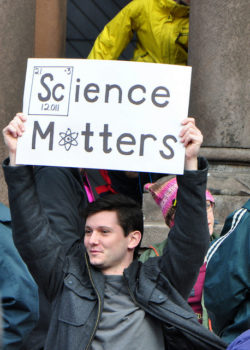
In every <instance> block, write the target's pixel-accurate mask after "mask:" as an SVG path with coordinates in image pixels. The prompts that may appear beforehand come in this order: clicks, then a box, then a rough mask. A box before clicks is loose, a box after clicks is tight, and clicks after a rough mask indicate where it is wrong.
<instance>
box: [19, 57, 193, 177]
mask: <svg viewBox="0 0 250 350" xmlns="http://www.w3.org/2000/svg"><path fill="white" fill-rule="evenodd" d="M190 79H191V68H190V67H182V66H173V65H165V64H153V63H152V64H151V63H138V62H123V61H97V60H71V59H29V60H28V66H27V73H26V82H25V91H24V99H23V112H24V113H25V114H27V115H28V121H27V122H26V130H27V131H26V132H25V134H24V135H23V137H22V138H21V139H20V140H19V143H18V153H17V162H18V163H19V164H34V165H57V166H72V167H84V168H99V169H118V170H131V171H150V172H162V173H175V174H180V173H182V172H183V164H184V148H183V146H182V145H181V144H180V142H179V141H178V135H179V132H180V122H181V121H182V120H183V119H184V118H186V117H187V111H188V101H189V90H190Z"/></svg>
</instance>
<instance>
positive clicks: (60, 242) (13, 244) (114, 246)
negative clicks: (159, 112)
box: [0, 0, 250, 350]
mask: <svg viewBox="0 0 250 350" xmlns="http://www.w3.org/2000/svg"><path fill="white" fill-rule="evenodd" d="M189 2H190V1H187V0H185V1H184V0H183V1H181V0H159V1H156V0H133V1H131V2H130V3H129V4H128V5H127V6H126V7H125V8H124V9H122V10H121V11H120V12H119V13H118V15H117V16H116V17H115V18H114V19H113V20H111V21H110V23H108V24H107V25H106V26H105V28H104V30H103V32H102V33H100V35H99V36H98V38H97V40H96V42H95V44H94V46H93V48H92V50H91V52H90V55H89V57H88V58H89V59H117V58H118V57H119V56H120V54H121V52H122V51H123V50H124V48H125V47H126V45H127V44H128V42H129V41H130V40H131V38H132V35H133V32H136V33H137V47H136V49H135V52H134V56H133V60H135V61H141V62H154V63H169V64H181V65H186V64H187V52H188V32H189ZM166 38H167V39H166ZM166 43H168V46H166ZM26 120H27V116H25V115H24V114H23V113H18V114H17V115H16V116H15V117H14V118H13V119H12V120H11V121H10V123H9V124H8V125H7V126H6V127H5V128H4V129H3V137H4V141H5V144H6V147H7V149H8V152H9V157H8V158H7V159H5V160H4V161H3V171H4V176H5V180H6V183H7V186H8V194H9V205H10V211H9V209H8V208H7V207H5V206H3V205H0V220H1V221H0V223H1V225H0V234H1V239H0V249H1V257H0V268H1V276H0V290H1V300H2V305H1V307H2V320H1V322H2V327H1V329H2V330H3V333H2V335H1V337H2V339H1V340H0V342H1V341H2V344H3V349H4V350H17V349H20V350H43V349H44V350H51V349H53V350H59V349H60V350H63V349H65V350H69V349H70V350H74V349H76V350H78V349H91V350H101V349H102V350H106V349H108V350H110V349H125V348H126V349H144V350H147V349H150V350H152V349H169V350H182V349H183V350H185V349H197V350H202V349H204V350H210V349H211V350H212V349H221V350H223V349H228V350H247V349H249V348H250V293H249V280H250V276H249V271H250V266H249V265H250V200H248V201H247V202H246V203H245V205H243V207H242V208H239V210H237V211H235V212H234V213H232V214H230V215H229V217H228V218H227V219H226V221H225V225H224V227H223V230H222V232H221V235H220V238H215V237H214V236H213V228H214V206H215V199H214V197H213V195H212V193H211V192H210V191H209V189H207V173H208V162H207V160H206V159H205V158H203V157H200V156H199V151H200V147H201V144H202V142H203V136H202V133H201V131H200V130H199V129H198V128H197V126H196V124H195V119H194V118H186V119H184V120H183V122H182V124H181V132H180V135H179V138H180V142H182V143H183V145H184V147H185V169H184V174H183V175H177V176H171V177H169V176H168V177H167V178H166V174H155V173H153V172H152V173H134V172H126V171H110V170H106V169H105V170H104V169H77V168H65V167H47V166H36V167H33V166H23V165H22V166H20V165H17V164H16V150H17V140H18V138H19V137H22V135H23V133H25V122H26ZM152 170H153V169H152ZM145 190H146V191H149V193H151V195H152V197H153V199H154V200H155V201H156V203H157V204H158V205H159V207H160V208H159V210H161V211H162V214H163V217H164V220H165V223H166V225H167V226H168V228H169V229H170V231H169V233H168V234H167V232H168V230H167V229H166V239H165V240H164V241H163V242H162V243H160V244H153V245H152V246H150V247H148V249H147V250H146V251H144V252H143V253H142V254H141V251H140V244H141V240H142V236H143V226H144V225H143V224H144V222H143V211H142V197H143V193H144V191H145ZM10 214H11V215H10ZM0 324H1V323H0ZM0 334H1V333H0Z"/></svg>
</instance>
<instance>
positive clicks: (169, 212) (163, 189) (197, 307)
mask: <svg viewBox="0 0 250 350" xmlns="http://www.w3.org/2000/svg"><path fill="white" fill-rule="evenodd" d="M144 188H145V190H146V191H149V192H150V193H151V195H152V197H153V198H154V200H155V202H156V203H157V204H158V205H159V207H160V208H161V211H162V214H163V217H164V219H165V223H166V224H167V226H168V227H169V228H171V227H173V226H174V217H175V211H176V208H177V205H178V203H177V200H176V198H177V191H178V185H177V181H176V177H173V178H171V179H170V180H167V181H164V182H162V179H160V180H158V181H157V182H155V183H148V184H146V185H145V187H144ZM206 203H207V221H208V229H209V234H210V237H212V235H213V227H214V211H213V208H214V205H215V201H214V197H213V196H212V194H211V192H210V191H209V190H206ZM166 244H167V239H165V240H164V241H163V242H161V243H159V244H154V245H153V246H150V247H149V249H148V250H146V251H145V252H144V253H143V254H142V255H141V256H140V261H142V262H145V261H146V260H147V259H148V258H150V257H154V256H160V255H162V253H163V250H164V247H165V246H166ZM205 273H206V263H204V264H203V265H202V266H201V268H200V272H199V275H198V278H197V281H196V283H195V285H194V287H193V289H192V291H191V294H190V296H189V298H188V303H189V305H190V306H191V307H192V309H193V311H194V312H195V313H196V315H197V317H198V320H199V322H200V323H202V324H203V325H204V326H206V327H208V328H209V321H208V319H207V313H206V310H205V309H204V307H203V305H202V294H203V286H204V282H205Z"/></svg>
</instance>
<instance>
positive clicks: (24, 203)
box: [3, 113, 80, 295]
mask: <svg viewBox="0 0 250 350" xmlns="http://www.w3.org/2000/svg"><path fill="white" fill-rule="evenodd" d="M25 120H26V117H25V116H24V115H23V114H21V113H19V114H17V115H16V117H15V118H14V119H13V120H12V121H11V122H10V123H9V125H8V126H7V127H6V128H4V130H3V135H4V140H5V143H6V145H7V147H8V149H9V164H8V160H6V161H5V162H4V166H3V168H4V174H5V179H6V182H7V185H8V190H9V202H10V208H11V214H12V220H13V236H14V240H15V244H16V246H17V247H18V250H19V252H20V254H21V256H22V258H23V259H24V261H25V262H26V263H27V265H28V266H29V268H30V270H31V272H32V275H33V277H34V278H35V279H36V281H37V283H38V285H39V286H40V287H41V288H42V289H43V290H44V291H45V294H46V295H51V294H50V290H49V287H51V288H52V291H54V290H55V289H56V288H57V286H58V285H57V283H60V278H61V276H62V266H63V261H64V257H65V254H66V251H67V249H66V247H65V246H64V242H62V241H63V236H64V233H65V232H66V231H67V215H68V213H67V215H66V214H65V213H66V210H67V209H68V208H66V207H65V208H64V209H65V212H64V213H63V208H62V215H61V221H60V227H59V226H58V228H56V223H51V219H50V218H48V216H47V214H48V213H47V212H46V211H45V210H44V208H43V206H42V205H41V202H40V198H39V196H38V194H37V188H36V184H35V177H34V170H33V167H31V166H16V160H15V159H16V146H17V139H18V137H21V136H22V134H23V132H24V131H25V127H24V122H25ZM57 175H58V174H57ZM67 184H68V182H66V183H65V184H64V191H65V194H67V193H68V191H70V186H68V187H67ZM70 196H71V192H70V193H69V195H68V199H69V197H70ZM64 197H67V196H64ZM51 200H52V201H53V198H51ZM71 200H72V203H74V202H73V199H71ZM69 203H70V202H69ZM69 203H68V204H69ZM58 215H60V213H58ZM75 216H76V220H77V216H78V213H77V215H75ZM64 220H65V224H66V227H64V225H63V224H62V223H63V221H64ZM72 220H73V222H74V218H73V219H72ZM68 226H70V225H68ZM52 227H53V228H54V230H55V231H54V230H53V229H52ZM77 228H78V227H76V230H77ZM70 229H71V228H70ZM60 230H61V232H59V231H60ZM64 230H66V231H64ZM71 231H72V229H71ZM71 233H72V234H74V232H71ZM59 235H60V237H61V238H59ZM75 235H78V237H79V236H80V234H79V232H75ZM52 291H51V292H52Z"/></svg>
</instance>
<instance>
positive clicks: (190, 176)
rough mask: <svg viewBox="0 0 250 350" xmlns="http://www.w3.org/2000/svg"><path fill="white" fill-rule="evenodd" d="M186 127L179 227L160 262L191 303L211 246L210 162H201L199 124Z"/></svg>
mask: <svg viewBox="0 0 250 350" xmlns="http://www.w3.org/2000/svg"><path fill="white" fill-rule="evenodd" d="M182 125H183V128H182V130H181V133H180V140H181V142H182V143H183V145H184V147H185V172H184V175H178V176H177V182H178V194H177V209H176V214H175V224H174V227H173V228H172V229H171V230H170V233H169V236H168V242H167V245H166V247H165V250H164V255H163V256H162V257H161V258H160V267H161V270H162V272H163V273H164V274H165V275H166V276H167V278H168V279H169V280H170V282H171V283H172V284H173V285H174V287H175V288H176V289H177V290H178V291H179V293H180V294H181V295H182V296H183V297H184V298H186V299H187V298H188V296H189V293H190V291H191V289H192V286H193V285H194V283H195V281H196V278H197V275H198V273H199V268H200V266H201V265H202V263H203V260H204V256H205V253H206V251H207V249H208V245H209V233H208V225H207V214H206V197H205V191H206V180H207V162H206V161H205V160H204V159H202V158H201V159H198V158H197V157H198V153H199V149H200V146H201V143H202V141H203V136H202V134H201V132H200V130H199V129H198V128H197V127H196V126H195V120H194V119H193V118H187V119H185V120H184V121H183V122H182Z"/></svg>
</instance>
